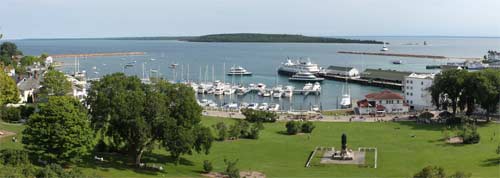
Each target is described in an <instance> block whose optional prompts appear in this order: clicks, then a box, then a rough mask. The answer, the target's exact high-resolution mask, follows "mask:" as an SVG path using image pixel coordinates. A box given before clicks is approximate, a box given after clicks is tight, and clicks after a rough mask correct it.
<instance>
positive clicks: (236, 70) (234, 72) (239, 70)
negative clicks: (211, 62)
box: [227, 66, 252, 76]
mask: <svg viewBox="0 0 500 178" xmlns="http://www.w3.org/2000/svg"><path fill="white" fill-rule="evenodd" d="M227 75H245V76H249V75H252V72H249V71H247V70H246V69H245V68H243V67H241V66H238V67H231V69H229V72H228V73H227Z"/></svg>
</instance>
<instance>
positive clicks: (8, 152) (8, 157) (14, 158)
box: [0, 149, 30, 166]
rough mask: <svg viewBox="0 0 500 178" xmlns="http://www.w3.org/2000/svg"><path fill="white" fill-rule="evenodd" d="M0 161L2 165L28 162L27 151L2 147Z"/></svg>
mask: <svg viewBox="0 0 500 178" xmlns="http://www.w3.org/2000/svg"><path fill="white" fill-rule="evenodd" d="M0 161H1V163H2V164H3V165H12V166H20V165H25V164H30V160H29V159H28V152H26V151H24V150H17V149H4V150H1V151H0Z"/></svg>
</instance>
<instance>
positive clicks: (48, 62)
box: [45, 56, 54, 66]
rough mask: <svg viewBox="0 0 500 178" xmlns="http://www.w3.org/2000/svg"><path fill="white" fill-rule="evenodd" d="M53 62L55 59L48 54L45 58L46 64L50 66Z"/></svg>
mask: <svg viewBox="0 0 500 178" xmlns="http://www.w3.org/2000/svg"><path fill="white" fill-rule="evenodd" d="M52 63H54V59H53V58H52V56H48V57H47V58H45V66H50V65H52Z"/></svg>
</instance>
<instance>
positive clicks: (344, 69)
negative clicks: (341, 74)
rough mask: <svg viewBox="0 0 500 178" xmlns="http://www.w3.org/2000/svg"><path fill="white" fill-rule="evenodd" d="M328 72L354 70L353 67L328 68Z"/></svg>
mask: <svg viewBox="0 0 500 178" xmlns="http://www.w3.org/2000/svg"><path fill="white" fill-rule="evenodd" d="M326 69H327V70H338V71H350V70H352V69H353V67H346V66H328V68H326Z"/></svg>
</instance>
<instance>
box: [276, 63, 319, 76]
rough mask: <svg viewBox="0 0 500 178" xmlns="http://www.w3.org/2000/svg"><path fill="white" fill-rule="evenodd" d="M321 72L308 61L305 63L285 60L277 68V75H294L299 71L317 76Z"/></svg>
mask: <svg viewBox="0 0 500 178" xmlns="http://www.w3.org/2000/svg"><path fill="white" fill-rule="evenodd" d="M320 70H321V67H319V66H318V64H314V63H312V62H311V60H310V59H307V61H299V60H297V61H295V62H294V61H292V60H290V59H287V60H286V62H284V63H282V64H281V66H280V68H278V73H279V74H282V75H289V76H291V75H294V74H296V73H298V72H300V71H303V72H309V73H312V74H317V73H318V72H319V71H320Z"/></svg>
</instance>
